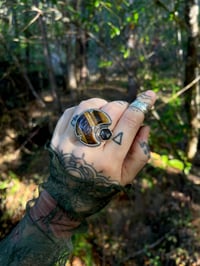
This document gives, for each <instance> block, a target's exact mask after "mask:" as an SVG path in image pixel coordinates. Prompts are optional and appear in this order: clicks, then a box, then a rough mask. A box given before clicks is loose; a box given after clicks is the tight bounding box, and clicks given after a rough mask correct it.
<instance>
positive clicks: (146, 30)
mask: <svg viewBox="0 0 200 266" xmlns="http://www.w3.org/2000/svg"><path fill="white" fill-rule="evenodd" d="M199 58H200V57H199V1H198V0H151V1H147V0H116V1H105V0H102V1H99V0H95V1H91V0H85V1H83V0H63V1H62V0H46V1H45V0H42V1H38V0H32V1H31V0H30V1H28V0H12V1H11V0H7V1H3V0H0V129H1V130H0V136H1V138H0V139H1V140H0V155H1V156H0V170H1V171H0V238H3V237H4V236H5V235H6V234H8V233H9V232H10V230H11V229H12V228H13V226H15V225H16V223H17V222H18V221H19V219H20V218H21V217H22V215H23V213H24V210H25V204H26V201H27V200H29V199H31V198H32V197H36V196H37V185H38V184H40V183H41V182H42V181H43V180H44V179H45V178H46V177H47V176H48V154H47V153H46V151H45V150H44V146H45V144H46V143H47V142H48V140H50V139H51V135H52V132H53V128H54V126H55V124H56V121H57V120H58V118H59V116H60V114H61V113H62V111H63V110H64V109H66V108H67V107H70V106H72V105H74V104H77V103H78V102H80V101H81V100H83V99H87V98H90V97H101V98H105V99H107V100H109V101H110V100H116V99H120V100H127V101H129V102H130V101H132V100H133V99H135V97H136V95H137V93H140V92H141V91H144V90H147V89H152V90H154V91H155V92H156V93H157V95H158V100H157V103H156V106H155V108H154V109H153V110H151V112H150V113H149V115H148V116H147V117H146V123H148V124H150V125H151V136H150V147H151V150H152V156H151V160H150V162H149V164H148V165H147V166H146V167H145V168H144V169H143V171H142V172H141V173H140V174H139V175H138V177H137V178H136V179H135V181H134V186H133V189H131V190H130V192H129V193H128V194H123V193H122V194H120V195H119V196H118V197H117V198H116V199H115V200H114V201H113V202H112V203H111V204H110V205H109V206H108V207H107V208H106V209H105V210H103V211H102V212H101V213H100V214H99V215H97V216H95V217H92V218H91V219H90V220H89V230H88V232H87V233H85V234H80V235H76V236H75V238H74V245H75V248H74V252H73V254H72V256H71V258H70V261H69V262H68V265H131V266H133V265H193V266H194V265H200V215H199V214H200V187H199V184H200V152H199V146H200V144H199V128H200V87H199V79H200V75H199Z"/></svg>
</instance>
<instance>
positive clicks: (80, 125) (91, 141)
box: [71, 109, 112, 147]
mask: <svg viewBox="0 0 200 266" xmlns="http://www.w3.org/2000/svg"><path fill="white" fill-rule="evenodd" d="M111 122H112V121H111V118H110V117H109V115H108V114H106V113H105V112H103V111H101V110H98V109H89V110H86V111H84V112H83V113H81V114H80V115H78V116H75V117H74V118H73V119H72V122H71V124H72V125H73V126H74V130H75V135H76V137H77V138H78V140H79V141H80V142H81V143H83V144H85V145H87V146H91V147H95V146H99V145H100V144H101V143H102V142H103V141H105V140H109V139H110V138H111V137H112V132H111V131H110V129H109V128H108V127H109V126H110V125H111Z"/></svg>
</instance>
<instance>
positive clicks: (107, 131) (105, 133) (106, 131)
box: [100, 128, 112, 140]
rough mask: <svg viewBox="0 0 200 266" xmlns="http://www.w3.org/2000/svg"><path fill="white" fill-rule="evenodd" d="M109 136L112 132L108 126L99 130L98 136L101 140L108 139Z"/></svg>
mask: <svg viewBox="0 0 200 266" xmlns="http://www.w3.org/2000/svg"><path fill="white" fill-rule="evenodd" d="M111 136H112V133H111V131H110V129H108V128H104V129H102V130H101V132H100V137H101V138H102V139H103V140H108V139H110V138H111Z"/></svg>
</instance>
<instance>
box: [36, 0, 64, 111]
mask: <svg viewBox="0 0 200 266" xmlns="http://www.w3.org/2000/svg"><path fill="white" fill-rule="evenodd" d="M34 4H35V5H36V6H37V7H38V0H34ZM38 22H39V27H40V31H41V35H42V41H43V51H44V58H45V64H46V67H47V71H48V77H49V83H50V88H51V93H52V97H53V100H54V102H55V107H56V109H57V111H58V112H59V113H61V112H62V106H61V102H60V99H59V97H58V93H57V91H58V88H57V85H56V79H55V75H54V71H53V66H52V61H51V52H50V49H49V43H48V38H47V32H46V26H45V21H44V16H43V14H41V15H40V16H39V18H38Z"/></svg>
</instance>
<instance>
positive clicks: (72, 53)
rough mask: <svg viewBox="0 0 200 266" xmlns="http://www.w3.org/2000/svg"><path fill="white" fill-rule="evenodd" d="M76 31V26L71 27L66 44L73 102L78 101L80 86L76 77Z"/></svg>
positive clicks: (69, 85) (68, 88) (68, 74)
mask: <svg viewBox="0 0 200 266" xmlns="http://www.w3.org/2000/svg"><path fill="white" fill-rule="evenodd" d="M76 41H77V39H76V31H75V27H74V25H70V32H69V34H68V38H67V43H66V48H67V49H66V51H67V52H66V53H67V75H66V84H67V90H68V91H69V92H70V97H71V99H72V101H73V102H76V101H78V84H77V77H76Z"/></svg>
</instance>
